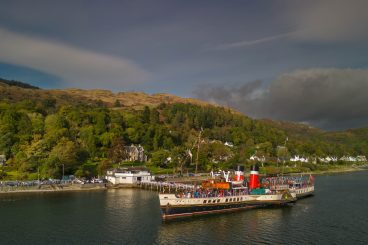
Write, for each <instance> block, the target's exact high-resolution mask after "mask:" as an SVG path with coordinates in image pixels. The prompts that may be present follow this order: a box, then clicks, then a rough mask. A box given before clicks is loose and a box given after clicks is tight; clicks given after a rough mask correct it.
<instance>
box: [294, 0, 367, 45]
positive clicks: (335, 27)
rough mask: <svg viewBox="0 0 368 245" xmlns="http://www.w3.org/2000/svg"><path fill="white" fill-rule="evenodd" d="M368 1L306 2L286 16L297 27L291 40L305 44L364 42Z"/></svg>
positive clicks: (322, 0) (365, 38) (329, 0)
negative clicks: (304, 41) (293, 38)
mask: <svg viewBox="0 0 368 245" xmlns="http://www.w3.org/2000/svg"><path fill="white" fill-rule="evenodd" d="M367 9H368V1H366V0H350V1H346V0H318V1H306V2H304V4H301V5H300V6H299V7H298V8H297V9H291V10H290V9H289V11H288V14H289V15H290V16H291V18H292V19H291V20H290V21H292V22H293V23H295V24H296V26H297V29H298V32H296V33H295V34H294V37H296V38H297V39H301V40H306V41H322V42H332V41H339V42H344V41H363V40H362V39H364V40H367V38H368V25H367V23H368V15H367Z"/></svg>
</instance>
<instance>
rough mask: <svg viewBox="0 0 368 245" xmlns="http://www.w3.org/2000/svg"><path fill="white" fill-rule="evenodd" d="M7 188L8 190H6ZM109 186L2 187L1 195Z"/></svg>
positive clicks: (102, 188) (0, 188) (93, 188)
mask: <svg viewBox="0 0 368 245" xmlns="http://www.w3.org/2000/svg"><path fill="white" fill-rule="evenodd" d="M4 189H6V190H4ZM107 189H108V188H107V186H105V185H102V184H85V185H80V184H75V185H70V186H57V187H55V186H54V187H52V186H49V185H47V186H41V188H39V187H38V186H32V187H24V186H22V187H0V195H2V194H5V195H6V194H13V193H51V192H53V193H55V192H78V191H97V190H107Z"/></svg>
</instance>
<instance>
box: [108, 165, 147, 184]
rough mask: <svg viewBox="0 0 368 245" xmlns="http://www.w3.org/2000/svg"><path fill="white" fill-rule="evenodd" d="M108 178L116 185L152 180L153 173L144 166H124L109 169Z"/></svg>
mask: <svg viewBox="0 0 368 245" xmlns="http://www.w3.org/2000/svg"><path fill="white" fill-rule="evenodd" d="M106 179H107V181H109V182H111V183H112V184H114V185H117V184H136V183H142V182H151V181H152V175H151V173H150V172H149V171H148V170H147V169H144V168H123V169H112V170H108V171H107V173H106Z"/></svg>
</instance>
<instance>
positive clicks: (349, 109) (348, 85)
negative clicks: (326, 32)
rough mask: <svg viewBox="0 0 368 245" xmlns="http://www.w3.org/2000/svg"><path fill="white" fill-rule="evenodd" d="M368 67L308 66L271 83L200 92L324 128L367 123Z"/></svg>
mask: <svg viewBox="0 0 368 245" xmlns="http://www.w3.org/2000/svg"><path fill="white" fill-rule="evenodd" d="M367 93H368V70H363V69H307V70H297V71H294V72H291V73H286V74H283V75H281V76H280V77H278V78H277V79H276V80H274V81H273V82H272V83H270V84H269V85H266V86H265V84H263V85H262V83H261V82H259V81H256V82H251V83H246V84H244V85H242V86H239V87H232V88H226V87H208V86H207V87H206V88H204V87H203V88H202V89H200V90H198V92H197V96H198V97H199V98H202V99H207V100H209V101H212V102H216V103H219V104H223V105H227V106H231V107H234V108H236V109H238V110H240V111H242V112H244V113H245V114H247V115H250V116H253V117H256V118H272V119H282V120H290V121H296V122H303V123H308V124H311V125H313V126H316V127H320V128H324V129H329V130H332V129H344V128H353V127H359V126H362V125H368V106H367V105H368V94H367Z"/></svg>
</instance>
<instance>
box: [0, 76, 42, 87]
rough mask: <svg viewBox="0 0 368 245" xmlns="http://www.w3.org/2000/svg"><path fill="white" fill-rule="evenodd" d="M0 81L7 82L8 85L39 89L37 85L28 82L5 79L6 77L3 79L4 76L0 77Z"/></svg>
mask: <svg viewBox="0 0 368 245" xmlns="http://www.w3.org/2000/svg"><path fill="white" fill-rule="evenodd" d="M0 83H3V84H7V85H9V86H16V87H20V88H31V89H39V87H36V86H33V85H30V84H28V83H24V82H20V81H15V80H7V79H4V78H0Z"/></svg>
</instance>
